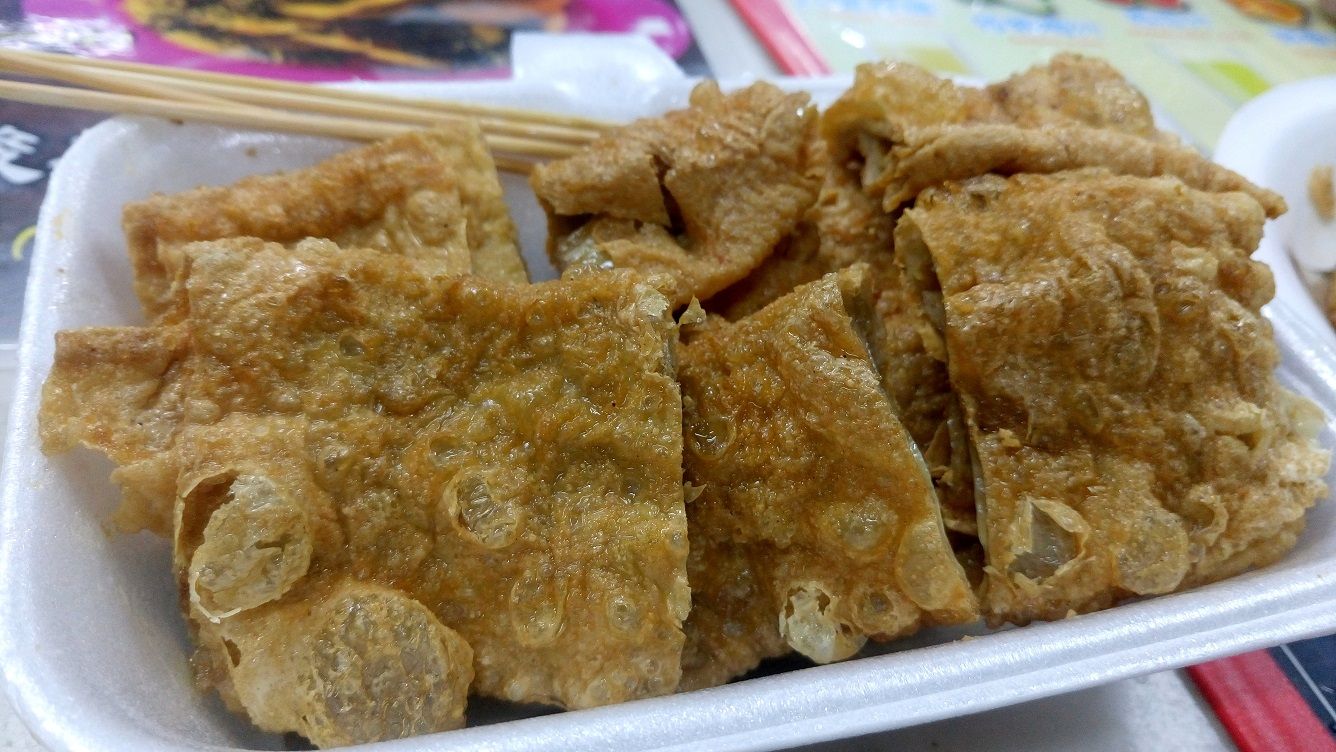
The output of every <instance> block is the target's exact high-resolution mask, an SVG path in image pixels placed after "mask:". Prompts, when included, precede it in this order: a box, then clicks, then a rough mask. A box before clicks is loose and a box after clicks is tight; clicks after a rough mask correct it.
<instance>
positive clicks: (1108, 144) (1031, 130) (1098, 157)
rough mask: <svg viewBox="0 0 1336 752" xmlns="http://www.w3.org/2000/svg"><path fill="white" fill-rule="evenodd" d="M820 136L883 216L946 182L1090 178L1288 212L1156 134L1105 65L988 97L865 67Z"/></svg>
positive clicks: (1084, 65) (910, 71)
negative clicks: (1161, 179) (1235, 196)
mask: <svg viewBox="0 0 1336 752" xmlns="http://www.w3.org/2000/svg"><path fill="white" fill-rule="evenodd" d="M822 130H823V132H824V133H825V134H826V135H827V137H828V138H830V139H831V140H832V141H833V142H834V143H835V144H837V145H838V149H837V150H838V151H839V153H840V154H844V155H849V156H851V157H852V158H853V160H854V161H855V162H856V163H858V164H857V169H858V170H859V172H860V175H861V180H862V183H863V186H864V188H865V189H866V190H868V191H869V192H871V193H872V194H873V195H875V196H878V197H880V198H881V200H882V207H883V208H884V209H885V210H886V211H887V212H895V211H896V210H897V209H898V208H899V207H901V206H904V205H905V204H907V203H909V202H911V201H913V200H914V197H915V196H916V195H918V193H919V192H920V191H922V190H924V189H926V188H929V187H932V186H935V185H940V184H942V183H944V182H947V181H952V180H964V179H967V178H971V177H975V176H978V175H984V174H987V173H998V174H1003V175H1011V174H1018V173H1053V172H1061V171H1064V170H1073V169H1079V168H1086V167H1105V168H1108V169H1109V170H1111V171H1113V172H1116V173H1120V174H1125V175H1135V176H1139V177H1156V176H1173V177H1177V178H1178V179H1180V180H1182V181H1183V182H1184V183H1186V184H1188V185H1189V186H1191V187H1193V188H1197V189H1199V190H1203V191H1212V192H1229V191H1243V192H1246V193H1248V194H1250V195H1251V196H1252V197H1253V198H1255V199H1256V200H1257V201H1258V203H1260V204H1261V205H1262V207H1263V208H1264V209H1265V210H1266V213H1267V216H1269V217H1277V216H1279V215H1280V214H1282V213H1284V211H1285V201H1284V199H1282V198H1281V197H1280V196H1279V195H1277V194H1275V193H1273V192H1271V191H1268V190H1265V189H1263V188H1258V187H1257V186H1254V185H1253V184H1251V183H1249V182H1248V181H1247V180H1245V179H1244V178H1243V177H1241V176H1240V175H1238V174H1237V173H1234V172H1232V171H1230V170H1228V169H1225V168H1224V167H1221V166H1219V165H1217V164H1215V163H1213V162H1211V161H1210V160H1209V159H1207V158H1205V157H1203V156H1202V155H1200V154H1198V153H1197V152H1196V151H1194V150H1192V149H1190V148H1187V147H1185V146H1182V145H1180V144H1178V143H1177V142H1176V141H1175V140H1174V139H1172V137H1169V136H1165V135H1163V134H1158V133H1156V132H1155V130H1154V125H1153V123H1152V121H1151V118H1150V110H1149V107H1148V106H1147V105H1146V103H1145V99H1144V97H1142V96H1141V94H1140V93H1139V92H1137V91H1136V89H1134V88H1133V87H1131V86H1130V85H1129V84H1127V82H1126V81H1125V80H1123V79H1122V77H1121V76H1119V75H1118V73H1117V72H1116V71H1115V70H1113V69H1112V68H1111V67H1110V66H1108V64H1107V63H1103V62H1101V61H1097V60H1094V59H1090V58H1084V57H1081V56H1078V55H1058V56H1056V57H1055V58H1054V59H1053V61H1052V62H1050V63H1049V64H1048V65H1047V66H1039V67H1036V68H1033V69H1031V70H1029V71H1026V72H1024V73H1021V74H1018V75H1017V76H1015V77H1013V78H1011V79H1009V80H1007V81H1004V82H1002V83H999V84H995V85H993V86H990V87H988V88H987V89H971V88H968V87H960V86H956V85H955V84H952V83H950V82H949V81H945V80H942V79H939V78H937V77H936V76H933V75H932V74H930V73H928V72H927V71H924V70H922V69H920V68H917V67H915V66H913V65H908V64H905V63H880V64H865V65H862V66H859V68H858V72H857V75H856V77H855V80H854V85H853V87H852V88H850V89H849V91H848V92H846V93H845V94H844V96H842V97H841V98H840V100H839V101H837V102H836V103H835V104H833V105H832V106H831V107H830V109H829V110H828V111H827V113H826V115H825V116H824V117H823V119H822Z"/></svg>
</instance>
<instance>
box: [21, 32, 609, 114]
mask: <svg viewBox="0 0 1336 752" xmlns="http://www.w3.org/2000/svg"><path fill="white" fill-rule="evenodd" d="M24 54H26V55H32V56H34V57H38V58H44V59H48V60H50V59H56V60H61V61H64V62H66V63H68V64H69V65H73V66H78V67H84V68H88V67H93V68H98V69H102V70H117V71H123V72H129V73H135V74H140V75H146V76H155V77H160V78H170V79H172V80H174V81H182V80H186V81H194V82H199V83H208V84H218V85H226V86H241V87H244V88H249V89H262V90H266V91H274V92H281V93H287V94H297V95H302V96H305V95H307V94H309V92H310V90H311V89H316V88H318V90H319V91H320V92H322V94H323V95H324V97H326V98H329V99H340V100H344V101H352V102H361V103H364V104H371V103H374V104H382V105H392V106H404V105H409V106H413V107H418V108H422V109H425V110H429V111H434V112H440V113H444V114H453V115H456V116H459V115H465V116H469V117H474V118H480V119H483V120H488V119H495V120H496V121H498V122H502V121H504V122H509V123H519V122H529V123H541V124H545V125H554V126H559V127H565V128H571V129H577V130H584V131H588V132H591V133H594V134H597V133H601V132H602V131H605V130H607V129H608V128H611V127H614V126H615V125H617V124H616V123H609V122H607V121H603V120H595V119H593V118H585V117H580V116H577V115H556V114H552V113H548V112H538V111H533V110H525V109H521V108H518V107H503V106H500V105H483V104H474V103H470V102H444V101H438V100H427V99H409V98H403V97H395V96H391V95H388V94H375V93H370V92H362V91H354V90H350V89H335V88H325V87H313V86H310V85H308V84H295V83H289V82H286V81H276V80H273V79H268V78H257V77H251V76H238V75H234V74H230V73H213V72H208V71H197V70H190V69H184V68H167V67H164V66H157V65H146V64H144V63H132V62H128V61H124V60H106V59H98V58H84V57H77V56H73V55H61V54H57V53H51V52H26V53H24Z"/></svg>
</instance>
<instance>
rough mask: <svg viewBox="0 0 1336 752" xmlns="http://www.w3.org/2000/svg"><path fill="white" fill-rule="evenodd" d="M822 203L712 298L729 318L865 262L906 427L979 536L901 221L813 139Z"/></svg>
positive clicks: (882, 348) (960, 429)
mask: <svg viewBox="0 0 1336 752" xmlns="http://www.w3.org/2000/svg"><path fill="white" fill-rule="evenodd" d="M811 169H812V172H813V174H814V176H815V177H816V178H817V179H819V180H820V181H821V190H820V192H819V193H818V195H817V199H816V201H815V202H814V203H813V204H812V206H811V207H809V208H808V210H807V211H806V213H805V214H804V216H803V219H802V221H801V222H800V223H799V225H798V228H797V229H796V230H795V231H794V234H793V235H792V236H790V237H789V238H788V239H787V240H786V241H784V242H783V243H781V244H780V246H779V248H778V249H777V250H776V251H775V253H774V254H773V255H772V256H770V258H768V259H766V260H765V262H764V263H762V264H761V266H760V267H758V268H757V269H756V270H755V271H753V272H752V273H751V274H749V275H748V276H747V277H746V278H745V279H743V280H742V281H741V282H738V283H736V284H734V285H732V286H731V287H729V288H728V289H726V290H724V291H723V292H721V293H719V294H718V295H716V296H714V297H713V298H711V299H709V300H708V301H706V302H705V304H704V307H705V309H706V310H708V311H710V312H712V313H719V314H721V315H723V316H724V317H726V318H728V319H729V320H736V319H739V318H741V317H743V316H746V315H748V314H751V313H754V312H756V311H758V310H760V309H761V308H763V307H765V306H766V305H768V304H769V303H771V302H773V301H774V300H776V299H777V298H779V297H781V296H783V295H786V294H788V293H789V292H791V291H792V290H793V289H794V288H796V287H798V286H799V285H802V284H806V283H808V282H812V281H815V280H817V279H820V278H821V277H822V276H824V275H826V274H828V273H830V272H833V271H838V270H840V269H843V268H845V267H848V266H850V265H852V264H854V263H859V262H861V263H864V264H866V266H867V278H868V283H869V286H870V288H871V294H872V300H873V306H874V309H875V310H874V316H873V319H875V321H873V323H874V325H873V326H869V327H867V329H868V331H867V332H866V335H867V336H868V337H869V344H870V345H871V350H872V356H873V359H874V360H875V361H876V364H877V368H878V370H879V371H880V372H881V375H882V380H883V385H884V387H885V388H886V390H887V392H888V394H889V395H890V397H891V400H892V404H893V405H894V407H895V408H896V412H897V414H898V416H899V418H900V421H901V423H903V424H904V426H905V428H907V429H908V430H909V433H910V435H911V436H912V437H913V438H914V443H915V444H916V445H917V446H918V448H919V451H920V452H921V453H922V454H923V455H924V458H925V459H926V460H927V461H928V465H929V467H930V469H931V470H932V476H933V482H934V483H935V484H936V486H937V491H938V495H939V497H940V499H941V503H942V513H943V515H944V517H945V518H946V525H947V527H948V528H950V529H952V530H956V531H958V532H963V533H967V534H973V533H974V532H975V530H976V525H975V520H974V488H973V479H972V478H971V475H970V473H971V469H970V461H969V446H968V437H967V435H966V432H965V428H964V422H963V420H962V419H961V418H960V414H959V413H960V411H959V406H958V404H957V403H956V400H955V397H954V396H953V395H952V394H951V384H950V381H949V379H948V378H947V373H946V352H945V349H944V348H943V347H942V344H941V338H940V336H939V335H938V334H937V332H936V330H934V328H933V327H932V325H931V323H930V322H929V321H928V318H927V316H926V314H925V312H924V310H923V305H922V302H921V301H920V300H919V291H918V288H917V287H915V286H914V285H913V284H911V283H910V281H909V280H908V278H907V277H906V275H905V273H904V269H903V267H902V264H901V263H900V261H899V260H898V259H896V257H895V254H894V246H893V243H894V241H893V236H894V230H895V220H894V219H892V218H891V217H890V216H889V215H887V214H886V212H884V211H882V209H881V206H880V205H879V204H878V202H877V201H876V200H874V199H873V198H871V197H870V196H868V195H867V194H866V193H864V192H863V190H862V187H861V186H860V185H859V182H858V177H857V175H856V174H855V173H853V172H851V171H850V170H848V169H846V167H845V165H843V164H841V163H838V162H837V161H836V160H835V159H833V157H832V155H831V153H830V150H829V149H828V148H827V145H826V142H825V140H824V139H821V138H817V139H815V141H814V148H813V161H812V168H811Z"/></svg>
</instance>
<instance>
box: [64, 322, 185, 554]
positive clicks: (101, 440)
mask: <svg viewBox="0 0 1336 752" xmlns="http://www.w3.org/2000/svg"><path fill="white" fill-rule="evenodd" d="M187 350H188V345H187V338H186V334H185V331H184V330H183V329H181V328H180V327H163V328H146V327H97V328H90V329H77V330H70V331H62V332H59V333H57V334H56V355H55V362H54V363H53V364H52V366H51V373H50V375H49V376H48V378H47V380H46V383H45V384H43V385H42V406H41V409H40V412H39V414H38V425H39V430H40V432H41V440H42V451H44V452H47V453H50V454H54V453H57V452H63V451H66V450H69V449H72V448H74V447H76V446H86V447H89V448H91V449H95V450H97V451H99V452H102V453H103V454H105V455H107V456H108V457H109V458H110V459H111V460H112V462H114V463H116V465H117V469H116V470H115V471H114V472H113V473H112V476H111V477H112V480H113V481H115V482H116V484H117V485H119V486H120V487H121V490H122V503H121V507H120V509H119V510H118V511H117V512H116V514H115V516H114V518H113V520H112V522H113V524H114V525H115V526H116V527H118V528H120V529H122V530H125V531H127V532H134V531H137V530H141V529H149V530H152V531H154V532H156V533H158V534H159V535H168V534H169V533H170V531H171V510H172V506H171V498H172V495H173V493H174V487H175V483H176V479H175V477H174V476H172V475H171V472H170V463H169V462H166V461H165V458H164V455H163V452H164V451H165V450H166V449H167V448H169V447H170V446H171V445H172V442H173V439H174V438H175V435H176V431H177V428H178V426H179V425H180V421H181V413H182V411H183V410H184V408H185V405H184V400H185V395H184V364H183V359H184V357H185V354H186V352H187Z"/></svg>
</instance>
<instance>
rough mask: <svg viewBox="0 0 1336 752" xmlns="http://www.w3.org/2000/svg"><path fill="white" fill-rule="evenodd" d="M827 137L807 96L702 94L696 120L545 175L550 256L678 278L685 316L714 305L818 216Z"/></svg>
mask: <svg viewBox="0 0 1336 752" xmlns="http://www.w3.org/2000/svg"><path fill="white" fill-rule="evenodd" d="M815 127H816V112H815V110H814V109H813V108H812V107H811V106H810V105H809V102H808V97H807V95H806V94H786V93H784V92H782V91H780V90H779V89H777V88H775V87H774V86H771V85H770V84H765V83H758V84H754V85H752V86H749V87H747V88H746V89H742V90H741V91H737V92H734V93H731V94H723V93H721V92H720V91H719V87H718V86H717V85H716V84H714V83H712V82H706V83H702V84H700V85H699V86H697V87H696V89H695V91H693V92H692V94H691V105H690V107H688V108H687V109H684V110H677V111H674V112H670V113H668V114H667V115H664V116H663V117H661V118H652V119H646V120H640V121H637V122H635V123H632V124H631V125H628V126H626V127H624V128H621V129H618V130H616V131H614V132H612V133H610V134H608V135H607V136H605V137H603V138H600V139H599V140H597V141H595V142H594V143H593V144H591V145H590V146H588V147H587V148H585V149H584V150H582V151H581V152H579V153H577V154H576V155H575V156H572V157H570V158H568V159H563V160H558V161H555V162H550V163H548V164H545V165H540V166H538V167H537V168H535V170H534V173H533V177H532V179H531V182H532V184H533V188H534V192H535V193H536V194H537V195H538V200H539V202H540V203H541V204H542V205H543V207H544V209H545V210H546V211H547V215H548V254H549V255H550V256H551V257H552V261H553V263H554V264H556V266H557V267H558V268H561V269H566V268H569V267H572V266H580V265H592V266H595V267H604V268H606V267H617V268H627V269H637V270H640V271H641V272H644V273H663V274H667V275H669V276H670V277H671V278H672V280H673V289H672V291H671V293H670V294H669V299H670V301H671V302H672V304H673V306H674V307H675V308H676V307H679V306H683V305H686V304H687V303H688V302H689V301H690V300H691V298H693V297H695V298H697V299H700V300H705V299H706V298H708V297H710V296H711V295H714V294H715V293H717V292H719V291H720V290H722V289H724V288H725V287H727V286H728V285H730V284H733V283H734V282H737V281H738V280H740V279H742V278H743V277H745V276H746V275H747V273H748V272H750V271H751V270H752V269H754V268H756V266H757V265H759V264H760V263H761V262H762V261H764V260H765V258H766V257H768V256H769V255H770V254H771V253H773V252H774V250H775V248H776V247H777V246H779V245H780V244H781V243H782V242H784V240H785V238H787V237H788V236H789V235H791V234H792V233H793V231H794V229H795V228H796V226H797V225H798V222H799V220H800V219H801V218H802V215H803V213H804V212H805V211H806V210H807V208H808V207H809V206H810V205H811V204H812V201H813V199H814V198H815V196H816V191H817V188H818V183H817V182H816V181H815V180H813V179H812V177H811V176H810V175H809V171H808V160H809V154H808V152H809V149H810V146H811V143H812V136H813V134H814V131H815Z"/></svg>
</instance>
